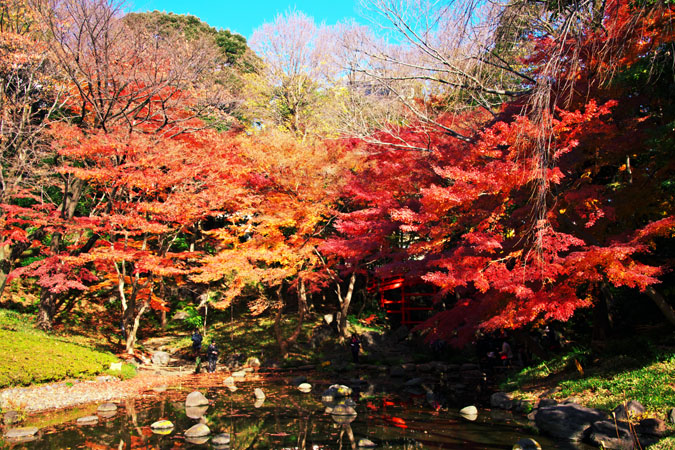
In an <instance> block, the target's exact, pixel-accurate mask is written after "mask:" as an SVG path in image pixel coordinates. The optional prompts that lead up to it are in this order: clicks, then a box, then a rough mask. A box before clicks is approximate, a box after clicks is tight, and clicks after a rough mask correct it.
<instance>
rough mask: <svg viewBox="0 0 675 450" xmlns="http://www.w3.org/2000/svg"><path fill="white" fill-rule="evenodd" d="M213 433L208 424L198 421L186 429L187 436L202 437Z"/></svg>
mask: <svg viewBox="0 0 675 450" xmlns="http://www.w3.org/2000/svg"><path fill="white" fill-rule="evenodd" d="M209 434H211V430H209V427H207V426H206V424H203V423H198V424H196V425H193V426H191V427H190V428H188V429H187V430H185V437H186V438H200V437H204V436H208V435H209Z"/></svg>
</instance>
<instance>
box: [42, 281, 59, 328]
mask: <svg viewBox="0 0 675 450" xmlns="http://www.w3.org/2000/svg"><path fill="white" fill-rule="evenodd" d="M55 300H56V299H55V298H54V294H53V293H51V292H49V291H48V290H47V289H42V292H41V294H40V305H39V306H38V314H37V326H38V328H40V329H41V330H45V331H50V330H51V329H52V326H53V320H54V314H55V312H56V311H55V304H56V303H55Z"/></svg>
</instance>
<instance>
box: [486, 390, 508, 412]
mask: <svg viewBox="0 0 675 450" xmlns="http://www.w3.org/2000/svg"><path fill="white" fill-rule="evenodd" d="M490 406H492V407H493V408H499V409H511V408H513V398H511V395H509V394H507V393H505V392H495V393H494V394H492V395H491V396H490Z"/></svg>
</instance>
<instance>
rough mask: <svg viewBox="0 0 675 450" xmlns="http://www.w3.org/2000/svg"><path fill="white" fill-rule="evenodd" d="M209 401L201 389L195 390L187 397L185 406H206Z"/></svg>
mask: <svg viewBox="0 0 675 450" xmlns="http://www.w3.org/2000/svg"><path fill="white" fill-rule="evenodd" d="M208 404H209V401H208V399H207V398H206V397H204V394H202V393H201V392H199V391H194V392H191V393H190V394H188V396H187V398H186V399H185V406H186V407H190V406H204V405H208Z"/></svg>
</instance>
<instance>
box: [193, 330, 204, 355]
mask: <svg viewBox="0 0 675 450" xmlns="http://www.w3.org/2000/svg"><path fill="white" fill-rule="evenodd" d="M201 350H202V334H201V333H200V332H199V330H197V329H195V332H194V333H192V357H193V358H194V359H195V361H196V360H197V358H198V357H199V352H201Z"/></svg>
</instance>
